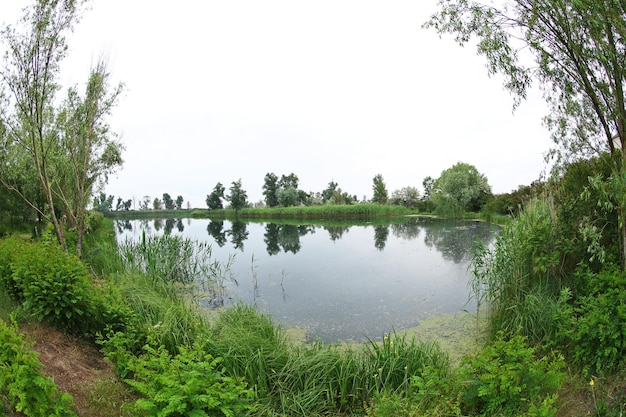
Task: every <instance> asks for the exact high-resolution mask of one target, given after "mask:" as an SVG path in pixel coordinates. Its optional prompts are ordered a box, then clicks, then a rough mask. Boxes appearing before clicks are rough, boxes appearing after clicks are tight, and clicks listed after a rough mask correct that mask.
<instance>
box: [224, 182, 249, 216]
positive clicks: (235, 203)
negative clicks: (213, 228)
mask: <svg viewBox="0 0 626 417" xmlns="http://www.w3.org/2000/svg"><path fill="white" fill-rule="evenodd" d="M229 191H230V194H229V195H228V198H227V200H228V201H229V202H230V208H231V209H234V210H241V209H242V208H245V207H247V206H248V195H247V194H246V191H245V190H244V189H243V188H242V186H241V178H240V179H238V180H237V181H233V182H232V185H231V186H230V188H229Z"/></svg>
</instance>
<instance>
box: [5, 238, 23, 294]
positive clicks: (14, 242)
mask: <svg viewBox="0 0 626 417" xmlns="http://www.w3.org/2000/svg"><path fill="white" fill-rule="evenodd" d="M26 244H27V242H26V241H25V240H24V239H21V238H18V237H15V236H13V237H9V238H6V239H2V240H0V285H1V286H2V287H3V288H4V289H5V290H6V292H7V293H8V294H9V295H10V296H11V297H12V298H13V299H14V300H21V299H22V298H23V291H22V288H21V286H20V285H19V284H18V283H17V282H16V281H15V277H14V276H13V268H12V265H13V261H14V259H15V258H16V256H18V254H19V253H21V252H22V251H23V250H24V247H25V246H26Z"/></svg>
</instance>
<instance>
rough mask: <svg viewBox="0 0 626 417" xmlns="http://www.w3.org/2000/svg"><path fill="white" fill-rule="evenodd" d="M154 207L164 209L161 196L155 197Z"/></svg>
mask: <svg viewBox="0 0 626 417" xmlns="http://www.w3.org/2000/svg"><path fill="white" fill-rule="evenodd" d="M152 208H153V209H154V210H162V209H163V202H162V201H161V200H160V199H159V197H155V198H154V200H153V201H152Z"/></svg>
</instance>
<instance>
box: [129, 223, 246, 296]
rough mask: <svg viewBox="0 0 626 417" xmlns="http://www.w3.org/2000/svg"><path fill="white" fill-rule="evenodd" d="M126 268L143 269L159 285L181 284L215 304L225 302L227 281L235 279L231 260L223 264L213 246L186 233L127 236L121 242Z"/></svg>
mask: <svg viewBox="0 0 626 417" xmlns="http://www.w3.org/2000/svg"><path fill="white" fill-rule="evenodd" d="M119 252H120V256H121V261H122V264H123V266H124V269H125V270H127V271H128V270H133V271H138V272H141V273H142V274H143V275H144V276H146V277H148V278H149V279H152V280H153V281H154V282H155V283H157V284H158V285H161V283H162V282H168V283H173V284H180V286H182V287H183V288H186V289H188V290H190V291H191V293H192V294H194V295H195V296H201V297H202V298H203V299H204V300H205V302H206V303H207V304H208V305H210V306H212V307H217V306H222V305H224V301H225V299H226V298H227V297H228V293H227V284H228V283H229V282H234V277H232V275H231V274H230V266H231V261H229V262H227V263H226V264H223V263H221V262H219V261H217V260H214V259H213V258H212V250H211V246H210V245H209V244H208V243H206V242H200V241H196V240H191V239H187V238H183V237H182V236H178V235H175V236H170V235H164V236H146V234H145V232H144V233H143V235H142V238H141V241H140V242H135V241H132V240H126V241H125V242H124V243H123V244H121V245H120V249H119Z"/></svg>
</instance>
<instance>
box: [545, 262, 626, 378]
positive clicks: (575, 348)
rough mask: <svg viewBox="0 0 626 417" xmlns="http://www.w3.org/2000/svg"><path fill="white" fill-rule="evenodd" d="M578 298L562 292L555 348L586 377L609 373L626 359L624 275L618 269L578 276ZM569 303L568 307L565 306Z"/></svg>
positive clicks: (625, 279)
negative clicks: (592, 374) (561, 350)
mask: <svg viewBox="0 0 626 417" xmlns="http://www.w3.org/2000/svg"><path fill="white" fill-rule="evenodd" d="M577 281H578V282H579V284H578V285H577V286H578V287H579V291H578V292H579V296H578V297H577V298H575V299H574V298H573V297H572V293H571V291H569V290H564V291H563V293H562V299H563V301H564V303H563V304H564V305H565V307H563V308H562V309H560V310H559V311H558V314H557V320H558V323H559V327H558V328H559V332H558V334H557V341H558V346H559V347H562V348H563V350H564V351H565V352H566V353H568V354H569V356H570V357H571V358H572V360H573V361H574V363H576V364H578V365H580V366H581V368H582V369H583V372H584V373H585V374H586V375H587V376H589V375H590V374H591V373H592V372H593V373H610V372H612V371H615V370H616V369H618V368H619V367H620V366H622V365H624V364H625V358H626V291H624V288H625V287H626V273H624V272H622V271H620V270H619V269H618V267H614V268H609V269H605V270H603V271H601V272H599V273H597V274H596V273H593V272H590V271H588V270H584V271H580V272H579V273H578V274H577ZM566 301H569V302H570V304H565V302H566Z"/></svg>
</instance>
